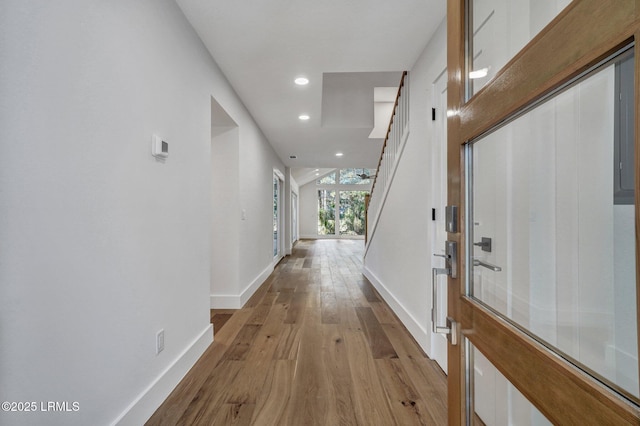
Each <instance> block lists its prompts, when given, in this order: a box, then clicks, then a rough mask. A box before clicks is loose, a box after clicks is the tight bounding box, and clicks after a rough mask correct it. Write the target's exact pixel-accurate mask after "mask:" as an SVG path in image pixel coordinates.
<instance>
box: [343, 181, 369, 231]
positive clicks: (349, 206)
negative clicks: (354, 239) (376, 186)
mask: <svg viewBox="0 0 640 426" xmlns="http://www.w3.org/2000/svg"><path fill="white" fill-rule="evenodd" d="M367 194H368V192H366V191H340V235H364V196H365V195H367Z"/></svg>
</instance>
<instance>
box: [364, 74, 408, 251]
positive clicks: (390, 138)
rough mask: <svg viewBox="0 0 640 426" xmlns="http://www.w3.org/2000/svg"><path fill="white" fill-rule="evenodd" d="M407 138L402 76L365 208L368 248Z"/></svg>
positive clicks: (405, 91) (405, 89)
mask: <svg viewBox="0 0 640 426" xmlns="http://www.w3.org/2000/svg"><path fill="white" fill-rule="evenodd" d="M408 135H409V74H408V73H407V72H406V71H405V72H403V73H402V79H401V80H400V86H399V87H398V94H397V95H396V102H395V104H394V106H393V113H392V114H391V120H390V121H389V127H388V128H387V135H386V137H385V139H384V144H383V145H382V151H381V152H380V160H378V171H377V172H376V177H375V179H374V181H373V186H372V187H371V195H370V197H369V204H368V208H367V213H366V214H367V242H366V244H367V248H368V247H369V242H370V241H371V239H372V238H373V235H374V233H375V229H376V226H377V224H378V219H379V216H380V211H381V210H382V207H383V205H384V201H385V199H386V197H387V192H388V191H389V185H390V184H391V181H392V180H393V176H394V174H395V171H396V167H397V163H398V160H399V158H400V155H401V154H402V150H403V148H404V144H405V142H406V140H407V136H408Z"/></svg>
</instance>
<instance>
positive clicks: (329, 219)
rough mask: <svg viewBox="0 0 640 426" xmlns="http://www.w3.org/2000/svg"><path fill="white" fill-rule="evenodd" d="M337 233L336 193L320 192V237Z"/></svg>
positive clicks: (322, 190)
mask: <svg viewBox="0 0 640 426" xmlns="http://www.w3.org/2000/svg"><path fill="white" fill-rule="evenodd" d="M335 233H336V191H330V190H327V189H320V190H318V235H333V234H335Z"/></svg>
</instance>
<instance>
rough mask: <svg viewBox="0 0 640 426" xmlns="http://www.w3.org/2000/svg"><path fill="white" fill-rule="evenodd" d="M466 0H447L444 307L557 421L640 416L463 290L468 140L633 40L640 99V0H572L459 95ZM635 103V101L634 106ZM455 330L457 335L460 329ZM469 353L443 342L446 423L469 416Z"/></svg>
mask: <svg viewBox="0 0 640 426" xmlns="http://www.w3.org/2000/svg"><path fill="white" fill-rule="evenodd" d="M466 7H467V6H466V0H448V5H447V69H448V85H449V87H448V99H447V101H448V115H449V120H448V124H447V140H448V157H447V163H448V164H447V167H448V173H449V175H448V204H449V205H456V206H459V209H458V212H459V216H460V217H459V229H460V232H459V233H449V234H448V239H449V240H451V241H456V242H457V243H458V247H459V252H460V253H461V255H460V259H459V262H460V264H459V267H460V269H459V273H458V278H456V279H452V278H449V301H448V304H449V306H448V309H449V316H451V317H453V318H454V319H455V320H456V321H458V322H459V323H460V325H461V327H460V329H461V334H462V335H463V336H464V337H466V338H467V339H468V340H469V341H470V342H471V343H472V344H473V345H474V346H475V347H476V348H478V349H479V350H480V351H482V352H483V354H484V355H485V356H486V357H487V358H488V359H489V361H491V362H492V363H493V364H494V365H495V366H496V367H497V368H498V370H499V371H500V372H501V373H502V374H503V375H504V376H505V377H506V378H507V379H508V380H509V381H510V382H511V383H512V384H513V385H515V386H516V388H518V390H519V391H520V392H521V393H522V394H523V395H524V396H526V397H527V398H528V399H529V400H531V401H532V402H533V403H534V405H535V406H536V407H537V408H538V410H540V412H542V414H544V415H545V416H546V417H547V418H548V419H549V420H550V421H552V422H553V423H555V424H603V425H604V424H639V423H640V409H639V408H638V406H637V405H636V404H634V403H631V402H629V401H628V400H626V399H624V398H622V397H620V396H619V395H617V394H615V393H614V392H613V391H610V390H609V389H606V388H604V387H603V386H602V385H601V384H600V383H598V382H597V381H596V380H595V379H593V378H592V377H590V376H589V375H587V374H586V373H583V372H582V371H581V370H579V369H577V368H576V367H574V366H572V365H570V364H569V363H568V362H565V361H564V360H562V359H559V358H558V357H557V356H555V355H554V354H552V353H550V352H549V350H548V349H546V348H545V347H543V346H542V345H541V344H539V343H538V342H537V341H535V340H533V339H532V338H531V337H530V336H528V335H526V334H524V333H522V332H521V331H519V330H518V329H517V328H515V327H514V326H512V325H511V324H509V323H507V322H505V321H498V320H496V319H495V317H494V315H493V314H492V313H491V312H490V311H489V310H487V309H486V308H484V307H483V306H482V305H481V304H479V303H477V302H475V301H474V300H473V299H471V298H468V297H466V296H464V277H465V272H464V271H466V264H465V256H464V253H465V241H464V235H465V226H466V224H465V199H464V194H465V187H464V185H465V182H464V178H463V176H464V145H465V143H466V142H467V141H470V140H472V139H474V138H476V137H478V136H479V135H481V134H483V133H484V132H486V131H487V130H489V129H491V128H492V127H494V126H496V125H498V124H499V123H500V122H502V121H503V120H504V119H505V118H507V117H510V116H511V115H513V114H514V113H516V112H517V111H519V110H521V109H522V108H524V107H525V106H527V105H530V104H531V103H533V102H535V101H536V100H538V99H540V98H542V97H543V96H545V95H546V94H548V93H549V92H551V91H552V90H553V89H555V88H557V87H559V86H561V85H562V84H564V83H566V82H568V81H570V80H571V79H572V78H574V77H576V76H577V75H579V74H580V73H581V72H584V71H585V70H587V69H588V68H590V67H592V66H593V65H595V64H597V63H598V62H599V61H601V60H602V59H604V58H606V57H608V56H609V55H611V54H612V53H614V52H616V51H617V50H618V49H620V48H621V47H623V46H625V45H627V44H629V43H630V42H631V41H633V40H636V44H635V47H634V52H635V103H636V105H639V102H640V95H639V93H640V90H639V88H640V77H639V76H640V54H639V52H638V48H639V46H638V44H639V43H638V42H637V41H638V40H639V37H640V0H574V1H573V2H572V3H571V4H570V5H569V6H567V8H565V10H564V11H562V12H561V13H560V14H559V15H558V16H557V17H556V18H555V19H554V20H553V21H552V22H551V23H550V24H549V25H548V26H547V27H545V28H544V29H543V30H542V31H541V32H540V33H539V34H538V35H537V36H536V37H534V38H533V39H532V40H531V42H529V43H528V44H527V46H525V48H524V49H523V50H522V51H520V52H519V53H518V54H517V55H516V56H515V57H514V58H512V59H511V60H510V61H509V62H508V63H507V65H505V66H504V68H503V69H502V70H501V71H499V72H498V73H497V74H496V76H495V77H494V78H493V79H492V80H491V81H490V82H489V83H488V84H487V85H486V86H485V87H483V88H482V89H481V90H480V91H479V92H478V93H476V94H475V95H474V96H473V97H472V98H471V99H470V100H469V101H468V102H465V84H466V81H465V74H466V67H465V57H466V52H465V45H466V43H465V34H466V20H465V10H466ZM637 110H639V109H637ZM638 115H639V114H638V113H636V121H635V129H636V132H635V144H636V150H635V153H636V174H635V180H636V200H640V198H638V197H639V195H640V173H639V172H638V165H639V164H640V149H639V148H638V147H639V146H640V145H639V143H638V140H639V138H640V120H639V119H638ZM639 204H640V203H638V202H636V271H637V273H636V280H637V282H636V297H637V299H638V301H637V305H636V306H637V312H640V291H638V289H639V288H640V286H639V285H638V282H640V262H639V261H638V255H639V254H640V238H639V236H638V229H640V212H639V209H638V205H639ZM458 340H461V339H458ZM464 356H465V353H464V350H463V347H462V344H458V345H455V346H453V345H451V344H449V351H448V364H449V376H448V382H449V385H448V386H449V395H448V403H449V424H451V425H461V424H464V422H465V416H466V412H465V410H466V407H465V397H464V396H465V374H464V371H465V359H464Z"/></svg>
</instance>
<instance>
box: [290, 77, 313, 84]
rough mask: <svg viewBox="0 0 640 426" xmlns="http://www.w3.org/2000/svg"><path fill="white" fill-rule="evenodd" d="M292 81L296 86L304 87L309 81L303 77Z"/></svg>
mask: <svg viewBox="0 0 640 426" xmlns="http://www.w3.org/2000/svg"><path fill="white" fill-rule="evenodd" d="M294 81H295V83H296V84H297V85H298V86H304V85H306V84H309V79H308V78H304V77H298V78H296V79H295V80H294Z"/></svg>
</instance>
